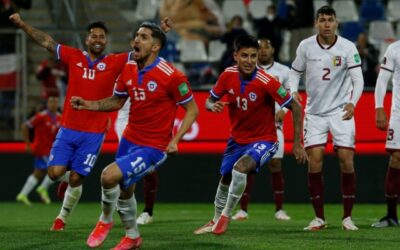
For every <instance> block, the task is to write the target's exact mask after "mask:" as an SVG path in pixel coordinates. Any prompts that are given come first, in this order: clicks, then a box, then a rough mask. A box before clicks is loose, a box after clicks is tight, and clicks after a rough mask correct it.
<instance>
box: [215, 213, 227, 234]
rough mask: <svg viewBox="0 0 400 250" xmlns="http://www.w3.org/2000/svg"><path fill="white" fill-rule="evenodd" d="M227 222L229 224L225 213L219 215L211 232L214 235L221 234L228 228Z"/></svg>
mask: <svg viewBox="0 0 400 250" xmlns="http://www.w3.org/2000/svg"><path fill="white" fill-rule="evenodd" d="M228 224H229V217H227V216H225V215H221V217H219V219H218V221H217V223H215V225H214V226H213V228H212V233H213V234H216V235H221V234H223V233H225V232H226V229H228Z"/></svg>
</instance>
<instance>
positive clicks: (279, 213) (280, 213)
mask: <svg viewBox="0 0 400 250" xmlns="http://www.w3.org/2000/svg"><path fill="white" fill-rule="evenodd" d="M275 219H276V220H290V216H289V215H287V213H286V212H285V211H284V210H282V209H279V210H278V211H276V212H275Z"/></svg>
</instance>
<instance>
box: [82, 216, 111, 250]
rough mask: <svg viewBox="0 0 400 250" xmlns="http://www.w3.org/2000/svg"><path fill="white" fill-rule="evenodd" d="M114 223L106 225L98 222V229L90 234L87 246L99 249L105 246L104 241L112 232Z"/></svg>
mask: <svg viewBox="0 0 400 250" xmlns="http://www.w3.org/2000/svg"><path fill="white" fill-rule="evenodd" d="M113 225H114V223H112V222H110V223H104V222H101V221H99V222H97V224H96V227H95V228H94V229H93V231H92V232H91V233H90V235H89V238H88V239H87V241H86V244H87V245H88V246H89V247H99V246H100V245H101V244H103V242H104V240H105V239H106V237H107V235H108V233H109V232H110V230H111V228H112V227H113Z"/></svg>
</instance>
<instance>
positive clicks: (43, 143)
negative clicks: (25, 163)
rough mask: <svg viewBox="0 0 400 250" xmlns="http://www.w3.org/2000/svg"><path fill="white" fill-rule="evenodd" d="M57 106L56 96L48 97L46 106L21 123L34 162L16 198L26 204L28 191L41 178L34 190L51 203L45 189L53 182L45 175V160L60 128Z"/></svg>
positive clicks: (27, 147) (46, 160) (27, 203)
mask: <svg viewBox="0 0 400 250" xmlns="http://www.w3.org/2000/svg"><path fill="white" fill-rule="evenodd" d="M57 107H58V97H55V96H50V97H48V98H47V108H46V109H45V110H43V111H41V112H39V113H37V114H36V115H34V116H33V117H32V118H30V119H29V120H28V121H27V122H26V123H24V124H23V125H22V137H23V139H24V141H25V144H26V151H27V152H29V153H32V154H33V155H34V156H35V162H34V166H33V167H34V169H33V173H32V174H31V175H29V177H28V179H27V180H26V182H25V184H24V186H23V187H22V190H21V192H19V194H18V195H17V198H16V200H17V201H19V202H22V203H24V204H26V205H28V206H29V205H31V202H30V201H29V198H28V195H29V193H30V192H31V191H32V190H33V188H34V187H35V186H36V185H37V183H38V182H39V181H40V180H42V179H43V181H42V183H41V184H40V185H39V186H38V187H37V188H36V192H37V193H38V194H39V196H40V198H41V199H42V201H43V202H44V203H45V204H50V203H51V200H50V197H49V194H48V192H47V189H48V188H49V186H50V185H51V184H53V183H54V182H53V181H52V180H51V179H50V178H49V176H48V175H47V162H48V160H49V155H50V149H51V145H52V144H53V141H54V139H55V138H56V134H57V131H58V129H59V128H60V122H61V114H60V113H59V112H58V111H57ZM29 128H31V129H33V131H34V137H33V142H32V143H31V142H30V140H29ZM43 177H44V178H43Z"/></svg>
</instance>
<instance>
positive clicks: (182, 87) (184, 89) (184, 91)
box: [178, 82, 189, 96]
mask: <svg viewBox="0 0 400 250" xmlns="http://www.w3.org/2000/svg"><path fill="white" fill-rule="evenodd" d="M178 89H179V93H180V94H181V96H184V95H186V94H187V93H189V87H188V85H187V83H186V82H183V83H181V85H179V87H178Z"/></svg>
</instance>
